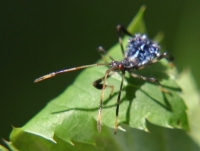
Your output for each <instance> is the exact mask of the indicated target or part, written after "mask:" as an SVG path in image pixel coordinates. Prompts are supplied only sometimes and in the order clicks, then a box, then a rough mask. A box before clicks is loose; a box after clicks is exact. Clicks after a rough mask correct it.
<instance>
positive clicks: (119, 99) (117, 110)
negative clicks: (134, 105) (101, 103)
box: [114, 71, 125, 134]
mask: <svg viewBox="0 0 200 151" xmlns="http://www.w3.org/2000/svg"><path fill="white" fill-rule="evenodd" d="M124 74H125V72H124V71H122V80H121V85H120V89H119V93H118V97H117V107H116V120H115V131H114V134H116V133H117V128H118V115H119V104H120V101H121V92H122V88H123V82H124Z"/></svg>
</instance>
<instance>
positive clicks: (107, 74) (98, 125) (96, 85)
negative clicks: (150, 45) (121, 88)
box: [93, 68, 114, 132]
mask: <svg viewBox="0 0 200 151" xmlns="http://www.w3.org/2000/svg"><path fill="white" fill-rule="evenodd" d="M112 70H113V69H112V68H110V69H108V70H107V71H106V73H105V76H104V77H103V78H100V79H98V80H96V81H94V83H93V86H94V87H96V88H97V89H101V90H102V91H101V98H100V105H99V111H98V117H97V129H98V131H99V132H101V113H102V104H103V99H104V90H105V88H106V87H110V88H111V89H112V91H113V90H114V87H113V86H108V85H106V79H107V78H109V77H110V76H111V75H110V72H111V71H112ZM101 82H103V84H100V83H101ZM112 91H111V93H112Z"/></svg>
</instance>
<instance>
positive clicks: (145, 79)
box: [130, 73, 170, 93]
mask: <svg viewBox="0 0 200 151" xmlns="http://www.w3.org/2000/svg"><path fill="white" fill-rule="evenodd" d="M130 75H131V76H132V77H134V78H137V79H140V80H143V81H147V82H152V83H155V84H157V85H158V86H159V87H160V89H161V91H162V92H164V93H170V92H169V91H168V90H166V89H164V88H163V87H162V85H161V84H160V82H159V81H158V80H157V79H156V78H154V77H145V76H142V75H138V74H135V73H130Z"/></svg>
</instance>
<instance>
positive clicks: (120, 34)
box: [117, 25, 132, 55]
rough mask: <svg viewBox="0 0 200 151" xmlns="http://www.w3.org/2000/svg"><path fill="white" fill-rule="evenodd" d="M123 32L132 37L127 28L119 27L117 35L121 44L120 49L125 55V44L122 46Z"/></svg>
mask: <svg viewBox="0 0 200 151" xmlns="http://www.w3.org/2000/svg"><path fill="white" fill-rule="evenodd" d="M122 32H123V33H124V34H125V35H128V36H132V34H131V33H129V32H128V31H127V30H126V28H124V27H123V26H122V25H118V26H117V34H118V41H119V44H120V47H121V50H122V54H123V55H124V47H123V44H122Z"/></svg>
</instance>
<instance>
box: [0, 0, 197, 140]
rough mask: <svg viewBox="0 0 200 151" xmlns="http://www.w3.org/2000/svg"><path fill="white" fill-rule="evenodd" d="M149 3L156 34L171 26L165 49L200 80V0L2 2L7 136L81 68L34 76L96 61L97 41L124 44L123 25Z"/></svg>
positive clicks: (1, 100)
mask: <svg viewBox="0 0 200 151" xmlns="http://www.w3.org/2000/svg"><path fill="white" fill-rule="evenodd" d="M143 4H145V5H146V6H147V9H146V12H145V16H144V19H145V23H146V27H147V30H148V35H149V37H151V38H153V37H154V36H155V35H156V34H157V33H158V32H160V31H162V32H164V34H165V39H164V43H165V46H166V49H167V51H168V52H170V53H172V54H173V55H174V56H175V59H176V60H175V64H176V65H177V66H178V69H179V70H180V71H182V69H184V68H185V67H190V68H191V69H192V73H193V75H194V77H195V79H196V81H197V85H198V86H199V85H200V78H199V77H200V70H199V62H200V61H199V60H200V59H199V56H200V50H199V49H200V30H199V28H200V1H199V0H191V1H186V0H183V1H181V3H180V1H174V0H168V1H157V0H148V1H147V0H146V1H145V0H141V1H128V0H127V1H115V2H114V1H112V2H111V1H106V0H103V1H96V0H95V1H94V0H86V1H81V0H75V1H69V2H67V1H42V2H41V1H35V0H34V1H4V2H3V1H1V2H0V61H1V62H0V72H1V78H0V137H1V138H4V139H6V140H8V139H9V134H10V132H11V130H12V125H13V126H15V127H21V126H23V125H24V124H25V123H26V122H27V121H28V120H29V119H31V118H32V117H33V116H34V115H35V114H37V112H39V111H40V110H41V109H42V108H43V107H44V106H45V105H46V104H47V103H48V102H49V100H51V99H53V98H54V97H56V96H58V95H59V94H60V93H61V92H63V91H64V89H65V88H66V87H67V86H69V85H70V84H71V83H72V82H73V80H74V79H75V77H76V76H77V75H78V72H79V71H77V72H71V73H68V74H64V75H60V76H58V77H56V78H52V79H51V80H46V81H43V82H41V83H38V84H34V83H33V81H34V79H35V78H37V77H39V76H41V75H43V74H47V73H49V72H52V71H56V70H60V69H64V68H69V67H74V66H79V65H85V64H90V63H95V62H96V61H97V60H98V59H100V55H99V53H98V52H97V50H96V48H97V47H98V46H99V45H103V46H104V48H106V49H109V48H110V47H111V46H113V45H114V44H115V43H117V35H116V28H115V27H116V25H117V24H119V23H120V24H123V25H124V26H127V25H128V24H129V22H130V21H131V20H132V18H133V17H134V16H135V14H136V13H137V11H138V10H139V8H140V7H141V6H142V5H143ZM97 78H98V77H97ZM86 80H88V79H86ZM91 84H92V82H91Z"/></svg>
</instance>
